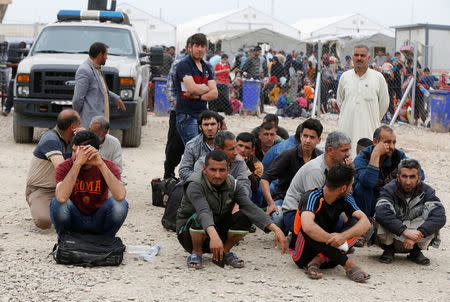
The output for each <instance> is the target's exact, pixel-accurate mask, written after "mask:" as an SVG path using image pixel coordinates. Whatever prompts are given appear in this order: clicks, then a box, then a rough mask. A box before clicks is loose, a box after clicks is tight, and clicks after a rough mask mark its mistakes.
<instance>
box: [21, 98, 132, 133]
mask: <svg viewBox="0 0 450 302" xmlns="http://www.w3.org/2000/svg"><path fill="white" fill-rule="evenodd" d="M123 103H124V105H125V108H126V111H122V110H119V109H117V107H116V106H115V105H110V106H109V112H110V127H111V129H128V128H130V126H131V120H132V118H133V116H134V113H135V109H136V106H137V104H138V102H137V101H123ZM64 109H72V101H71V100H47V99H35V98H14V110H15V111H16V112H17V113H19V115H18V119H19V123H20V124H21V125H24V126H28V127H38V128H53V127H55V125H56V118H57V117H58V114H59V113H60V112H61V111H62V110H64Z"/></svg>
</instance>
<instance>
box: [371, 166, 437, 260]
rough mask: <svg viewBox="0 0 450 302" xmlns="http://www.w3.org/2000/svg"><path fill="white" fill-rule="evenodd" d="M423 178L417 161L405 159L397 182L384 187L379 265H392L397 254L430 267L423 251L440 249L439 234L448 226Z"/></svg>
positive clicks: (379, 208) (377, 212)
mask: <svg viewBox="0 0 450 302" xmlns="http://www.w3.org/2000/svg"><path fill="white" fill-rule="evenodd" d="M421 180H422V176H421V175H420V164H419V162H418V161H417V160H415V159H404V160H402V161H401V162H400V165H399V166H398V176H397V179H395V180H393V181H391V182H390V183H389V184H387V185H385V186H384V187H383V188H382V189H381V192H380V197H379V198H378V202H377V205H376V208H375V219H376V226H377V232H376V233H377V241H378V244H379V245H380V246H381V248H382V249H383V250H384V252H383V254H382V255H381V257H380V259H379V260H380V262H382V263H391V262H392V261H393V260H394V253H395V252H398V253H402V252H405V253H409V255H408V257H407V258H408V259H409V260H411V261H414V262H415V263H417V264H421V265H429V264H430V259H428V258H427V257H425V256H424V255H423V254H422V252H421V250H424V249H428V246H430V245H432V246H434V247H436V248H437V247H439V242H440V240H439V230H440V229H441V228H442V227H443V226H444V225H445V221H446V217H445V209H444V207H443V206H442V203H441V201H440V200H439V198H438V197H437V196H436V195H435V191H434V189H433V188H431V187H430V186H429V185H426V184H424V183H423V182H422V181H421Z"/></svg>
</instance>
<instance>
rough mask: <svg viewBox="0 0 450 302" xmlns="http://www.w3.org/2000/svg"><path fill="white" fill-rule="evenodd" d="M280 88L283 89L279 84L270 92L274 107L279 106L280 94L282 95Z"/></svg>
mask: <svg viewBox="0 0 450 302" xmlns="http://www.w3.org/2000/svg"><path fill="white" fill-rule="evenodd" d="M280 87H281V86H280V84H279V83H277V84H276V85H275V87H273V89H272V91H271V92H269V100H270V102H271V103H272V105H273V106H276V105H277V101H278V98H279V97H280V94H281V88H280Z"/></svg>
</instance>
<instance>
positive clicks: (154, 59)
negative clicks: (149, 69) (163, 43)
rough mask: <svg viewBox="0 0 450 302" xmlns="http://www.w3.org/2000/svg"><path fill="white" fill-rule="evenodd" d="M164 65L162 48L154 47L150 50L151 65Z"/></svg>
mask: <svg viewBox="0 0 450 302" xmlns="http://www.w3.org/2000/svg"><path fill="white" fill-rule="evenodd" d="M162 64H163V49H162V47H157V46H153V47H151V48H150V65H152V66H161V65H162Z"/></svg>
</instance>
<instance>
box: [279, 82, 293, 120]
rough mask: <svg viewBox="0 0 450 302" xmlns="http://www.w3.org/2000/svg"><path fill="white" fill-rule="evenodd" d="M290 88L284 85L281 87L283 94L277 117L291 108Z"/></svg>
mask: <svg viewBox="0 0 450 302" xmlns="http://www.w3.org/2000/svg"><path fill="white" fill-rule="evenodd" d="M289 91H290V88H289V86H288V85H283V86H282V87H281V94H280V96H279V97H278V101H277V115H283V113H284V110H285V109H286V108H287V107H288V106H289V99H288V95H289Z"/></svg>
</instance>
